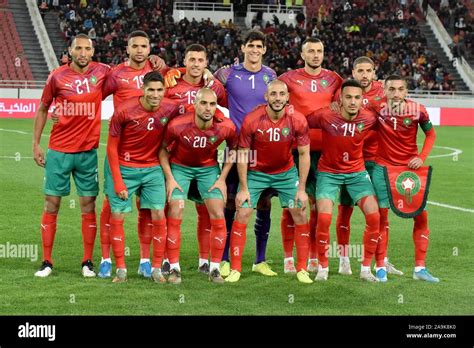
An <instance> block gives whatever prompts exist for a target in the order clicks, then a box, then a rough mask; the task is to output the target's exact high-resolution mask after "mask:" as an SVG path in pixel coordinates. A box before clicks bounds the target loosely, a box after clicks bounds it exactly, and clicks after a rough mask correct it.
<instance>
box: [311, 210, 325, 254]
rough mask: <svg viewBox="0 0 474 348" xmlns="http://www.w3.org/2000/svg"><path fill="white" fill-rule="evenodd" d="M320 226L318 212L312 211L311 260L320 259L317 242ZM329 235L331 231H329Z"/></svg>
mask: <svg viewBox="0 0 474 348" xmlns="http://www.w3.org/2000/svg"><path fill="white" fill-rule="evenodd" d="M317 225H318V212H317V211H316V209H311V212H310V214H309V258H310V259H317V258H318V243H317V242H316V230H317V228H318V227H317ZM328 233H329V230H328Z"/></svg>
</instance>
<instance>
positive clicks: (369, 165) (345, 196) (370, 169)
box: [339, 161, 375, 207]
mask: <svg viewBox="0 0 474 348" xmlns="http://www.w3.org/2000/svg"><path fill="white" fill-rule="evenodd" d="M374 166H375V162H374V161H366V162H365V170H367V173H369V175H370V179H372V182H373V178H372V174H373V173H374ZM339 200H340V202H341V204H342V205H347V206H351V207H352V206H354V205H355V203H354V201H353V200H352V198H351V196H350V195H349V193H348V192H347V189H346V186H345V185H343V186H342V187H341V195H340V198H339Z"/></svg>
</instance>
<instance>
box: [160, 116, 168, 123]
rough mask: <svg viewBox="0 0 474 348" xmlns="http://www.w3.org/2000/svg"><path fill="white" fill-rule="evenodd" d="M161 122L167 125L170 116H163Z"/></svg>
mask: <svg viewBox="0 0 474 348" xmlns="http://www.w3.org/2000/svg"><path fill="white" fill-rule="evenodd" d="M160 123H161V124H162V125H165V124H166V123H168V117H166V116H163V117H162V118H160Z"/></svg>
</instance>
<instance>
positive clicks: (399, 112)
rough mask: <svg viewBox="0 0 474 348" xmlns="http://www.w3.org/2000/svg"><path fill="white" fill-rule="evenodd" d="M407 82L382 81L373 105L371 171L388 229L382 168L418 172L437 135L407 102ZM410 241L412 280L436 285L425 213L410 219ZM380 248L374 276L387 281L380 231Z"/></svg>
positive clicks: (385, 240) (422, 109) (397, 79)
mask: <svg viewBox="0 0 474 348" xmlns="http://www.w3.org/2000/svg"><path fill="white" fill-rule="evenodd" d="M407 93H408V88H407V82H406V80H404V79H403V78H402V77H400V76H398V75H391V76H389V77H388V78H387V79H386V80H385V96H386V97H385V98H383V99H381V100H379V101H377V102H376V105H375V110H376V111H377V112H378V113H379V118H378V120H379V126H378V131H377V132H378V151H377V156H376V158H375V166H374V169H373V174H372V178H373V183H374V188H375V192H376V193H377V199H378V202H379V205H380V220H381V226H387V227H388V208H389V207H390V205H389V200H388V188H387V185H386V181H385V177H384V173H383V166H386V165H391V166H408V167H409V168H411V169H415V170H416V169H418V168H420V167H421V166H422V165H423V163H424V162H425V161H426V158H427V157H428V155H429V153H430V151H431V149H432V148H433V145H434V142H435V139H436V133H435V130H434V128H433V125H432V124H431V121H430V118H429V115H428V112H427V111H426V108H425V107H424V106H423V105H421V104H419V103H416V102H413V101H411V100H408V99H406V97H407ZM418 126H420V128H421V129H422V130H423V132H424V133H425V135H426V137H425V141H424V143H423V148H422V150H421V152H420V153H418V147H417V144H416V143H417V141H416V137H417V132H418ZM413 220H414V225H413V241H414V244H415V268H414V271H413V278H414V279H416V280H424V281H427V282H432V283H437V282H439V279H438V278H435V277H433V276H432V275H431V274H430V273H429V272H428V270H427V269H426V264H425V260H426V251H427V249H428V243H429V239H428V238H429V234H430V230H429V227H428V212H427V211H426V210H425V211H423V212H422V213H421V214H419V215H417V216H415V217H414V218H413ZM380 232H381V234H382V235H381V242H380V244H381V246H380V248H378V249H377V255H376V274H377V277H378V278H379V279H384V281H385V280H386V278H387V269H386V266H385V264H384V259H385V257H386V251H387V243H388V235H387V234H386V232H388V228H382V229H381V230H380Z"/></svg>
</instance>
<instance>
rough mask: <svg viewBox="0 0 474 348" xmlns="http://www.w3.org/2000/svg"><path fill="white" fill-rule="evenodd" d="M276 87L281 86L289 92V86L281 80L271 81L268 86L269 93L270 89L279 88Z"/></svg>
mask: <svg viewBox="0 0 474 348" xmlns="http://www.w3.org/2000/svg"><path fill="white" fill-rule="evenodd" d="M276 86H281V87H283V88H284V89H286V91H288V86H287V85H286V83H285V82H283V81H282V80H279V79H275V80H272V81H270V82H269V83H268V85H267V91H269V90H270V89H275V88H277V87H276Z"/></svg>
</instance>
